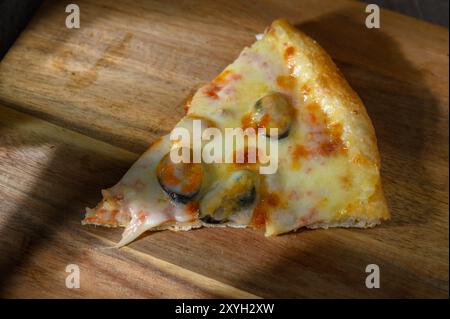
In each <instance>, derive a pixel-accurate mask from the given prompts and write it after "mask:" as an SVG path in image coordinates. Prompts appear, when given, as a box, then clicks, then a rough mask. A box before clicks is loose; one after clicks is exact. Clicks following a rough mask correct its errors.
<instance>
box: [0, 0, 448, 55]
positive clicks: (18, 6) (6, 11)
mask: <svg viewBox="0 0 450 319" xmlns="http://www.w3.org/2000/svg"><path fill="white" fill-rule="evenodd" d="M362 1H363V2H366V3H375V4H378V5H379V6H380V7H382V8H385V9H390V10H393V11H397V12H401V13H403V14H406V15H410V16H413V17H416V18H419V19H423V20H427V21H430V22H432V23H436V24H440V25H443V26H446V27H447V28H448V10H449V6H448V4H449V0H362ZM41 2H42V1H41V0H0V59H1V58H2V57H3V56H4V55H5V53H6V52H7V51H8V49H9V47H10V46H11V45H12V44H13V43H14V40H15V39H16V38H17V36H18V35H19V34H20V32H21V31H22V30H23V28H24V27H25V26H26V23H27V22H28V21H29V19H30V18H31V17H32V15H33V14H34V12H35V11H36V9H37V8H38V7H39V5H40V3H41ZM74 3H76V1H74Z"/></svg>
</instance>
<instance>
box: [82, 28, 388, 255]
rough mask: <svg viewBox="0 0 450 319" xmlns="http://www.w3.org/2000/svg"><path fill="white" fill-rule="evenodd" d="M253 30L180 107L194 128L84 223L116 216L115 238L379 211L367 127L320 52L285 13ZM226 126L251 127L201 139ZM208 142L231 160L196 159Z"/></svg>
mask: <svg viewBox="0 0 450 319" xmlns="http://www.w3.org/2000/svg"><path fill="white" fill-rule="evenodd" d="M258 38H259V39H258V40H257V41H256V42H255V43H254V44H253V45H252V46H251V47H248V48H245V49H244V50H243V51H242V52H241V54H240V56H239V57H238V58H237V60H235V61H234V62H233V63H232V64H231V65H229V66H228V67H227V68H226V69H225V70H224V71H223V72H222V73H221V74H220V75H218V76H217V77H216V78H215V79H214V80H212V81H211V82H210V83H208V84H206V85H204V86H203V87H201V88H200V89H199V90H198V91H197V92H196V93H195V95H194V96H193V98H192V99H191V101H190V102H189V103H188V105H187V106H186V108H187V113H186V115H185V117H184V118H183V119H181V120H180V122H179V123H178V124H177V125H176V129H180V128H181V129H183V130H184V131H187V132H189V133H191V134H192V135H193V136H192V138H191V139H190V140H189V143H186V141H183V139H181V138H178V139H173V135H167V136H164V137H162V138H160V139H158V140H157V141H156V142H155V143H154V144H153V145H152V146H151V147H150V148H149V149H148V150H147V151H146V152H145V153H144V154H143V155H142V156H141V157H140V158H139V160H138V161H137V162H136V163H135V164H134V165H133V166H132V167H131V168H130V170H129V171H128V172H127V173H126V174H125V176H124V177H123V178H122V180H121V181H119V182H118V183H117V184H116V185H115V186H113V187H111V188H110V189H107V190H103V192H102V194H103V200H102V201H101V202H100V203H99V204H98V205H97V207H95V208H93V209H89V208H87V211H86V216H85V218H84V220H83V224H94V225H101V226H108V227H116V226H123V227H125V231H124V233H123V236H122V240H121V241H120V242H119V244H118V245H119V246H121V245H126V244H128V243H130V242H131V241H133V240H134V239H136V238H137V237H138V236H139V235H141V234H142V233H143V232H145V231H147V230H164V229H171V230H189V229H192V228H197V227H202V226H207V227H218V226H219V227H223V226H231V227H252V228H261V229H264V230H265V234H266V235H267V236H270V235H277V234H282V233H286V232H290V231H293V230H296V229H299V228H301V227H308V228H328V227H363V228H364V227H372V226H374V225H376V224H378V223H380V221H381V220H385V219H388V218H389V212H388V209H387V206H386V202H385V199H384V195H383V191H382V187H381V180H380V158H379V154H378V149H377V142H376V137H375V132H374V129H373V126H372V124H371V121H370V119H369V117H368V115H367V113H366V110H365V108H364V106H363V104H362V102H361V100H360V98H359V97H358V96H357V94H356V93H355V92H354V91H353V90H352V89H351V88H350V86H349V85H348V83H347V82H346V81H345V79H344V78H343V76H342V75H341V74H340V73H339V70H338V69H337V67H336V66H335V64H334V63H333V62H332V60H331V58H330V57H329V56H328V55H327V54H326V52H325V51H324V50H323V49H322V48H321V47H320V46H319V45H318V44H317V43H316V42H315V41H314V40H312V39H310V38H309V37H307V36H306V35H305V34H303V33H301V32H300V31H298V30H297V29H295V28H294V27H292V26H291V25H289V23H288V22H287V21H285V20H277V21H274V22H273V23H272V25H271V26H270V27H269V28H268V29H266V31H265V33H264V34H263V35H261V36H259V37H258ZM196 128H197V132H195V131H196ZM233 128H235V129H236V128H240V129H243V130H244V129H245V132H247V131H248V132H250V131H251V130H250V129H254V131H253V132H256V133H255V134H253V135H252V134H249V135H248V136H246V139H245V142H244V143H237V142H235V141H234V140H233V142H232V143H228V144H227V143H226V142H224V139H225V138H224V137H223V136H222V137H218V138H216V139H215V143H214V145H215V146H217V145H218V144H221V145H219V146H218V148H213V147H211V145H210V144H211V143H208V142H211V140H212V137H213V136H215V135H216V134H218V135H220V133H224V135H225V136H226V134H225V133H227V132H229V130H230V129H233ZM172 132H173V131H172ZM205 132H209V133H208V134H206V137H207V138H206V139H203V138H204V137H205V134H204V133H205ZM213 132H214V133H213ZM216 137H217V136H216ZM256 138H258V144H255V143H253V142H254V140H255V139H256ZM260 141H261V144H260V143H259V142H260ZM218 142H222V143H218ZM255 145H256V146H255ZM272 146H273V148H272ZM207 148H208V150H207ZM211 150H215V152H211ZM268 150H269V151H268ZM198 151H200V152H198ZM219 151H220V152H219ZM213 153H217V154H213ZM219 153H226V154H232V155H231V158H232V159H233V160H232V161H231V162H229V161H225V162H220V161H211V160H210V159H209V160H207V161H206V160H205V159H204V158H203V157H201V158H200V160H199V158H198V157H199V154H201V155H203V154H209V155H211V156H212V157H213V159H220V158H222V159H223V158H224V156H222V157H221V156H220V154H219ZM173 154H175V155H176V154H178V156H179V158H180V157H182V158H187V159H189V160H188V161H180V160H174V157H173V156H172V155H173ZM180 154H181V155H180ZM272 156H273V158H274V159H276V164H277V165H276V167H275V169H272V170H271V171H270V170H269V171H270V172H267V170H268V169H267V167H268V164H267V163H268V158H269V159H270V158H272ZM195 158H196V160H194V159H195ZM238 158H239V159H240V160H236V159H238ZM262 168H266V172H265V173H262Z"/></svg>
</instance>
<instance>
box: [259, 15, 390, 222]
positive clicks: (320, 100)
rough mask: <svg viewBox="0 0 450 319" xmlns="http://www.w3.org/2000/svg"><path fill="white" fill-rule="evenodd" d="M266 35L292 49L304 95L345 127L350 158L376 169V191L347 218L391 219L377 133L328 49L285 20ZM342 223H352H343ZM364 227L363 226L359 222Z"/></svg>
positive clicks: (296, 73)
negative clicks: (384, 189)
mask: <svg viewBox="0 0 450 319" xmlns="http://www.w3.org/2000/svg"><path fill="white" fill-rule="evenodd" d="M267 33H268V34H269V35H273V36H274V37H275V38H276V41H278V42H279V45H280V44H282V45H283V46H284V47H289V48H293V49H290V52H289V54H290V56H291V61H290V63H291V64H292V66H291V68H292V72H293V74H294V75H296V77H297V78H298V81H299V83H300V85H301V87H302V90H303V91H304V92H303V93H304V94H305V95H308V98H309V99H311V100H312V101H314V102H315V103H317V104H318V105H320V106H321V108H322V110H323V111H324V112H325V114H326V115H327V116H328V118H329V119H330V120H331V122H336V123H342V124H343V135H342V139H343V141H344V143H345V145H346V147H347V150H348V152H349V158H351V159H353V160H354V161H355V162H356V161H363V162H364V165H367V166H373V170H374V177H375V178H376V180H374V185H375V189H376V190H375V192H374V194H373V195H372V196H371V198H370V199H369V202H368V203H367V204H366V205H364V206H362V207H360V208H358V209H357V210H356V211H354V212H352V213H349V214H348V216H349V217H350V218H356V216H364V215H365V216H366V218H367V219H368V220H372V222H370V223H369V224H374V221H375V220H376V219H389V217H390V214H389V211H388V208H387V205H386V201H385V198H384V194H383V191H382V187H381V179H380V155H379V152H378V147H377V139H376V136H375V130H374V127H373V125H372V122H371V120H370V118H369V116H368V114H367V111H366V109H365V107H364V104H363V103H362V101H361V99H360V97H359V96H358V95H357V94H356V92H355V91H354V90H353V89H352V88H351V87H350V85H349V84H348V82H347V81H346V80H345V78H344V77H343V75H342V74H341V72H340V71H339V69H338V67H337V66H336V65H335V64H334V62H333V61H332V59H331V58H330V56H329V55H328V54H327V53H326V52H325V50H324V49H323V48H322V47H321V46H320V45H319V44H318V43H317V42H316V41H315V40H313V39H311V38H310V37H308V36H307V35H306V34H304V33H303V32H301V31H299V30H298V29H296V28H294V27H293V26H291V25H290V24H289V23H288V22H287V21H286V20H284V19H280V20H276V21H274V22H273V23H272V25H271V27H270V28H269V29H268V30H267ZM342 223H343V225H350V224H352V223H349V222H348V221H344V220H343V221H342ZM338 224H339V223H338ZM353 224H355V225H356V224H357V223H353ZM362 224H364V223H360V225H362Z"/></svg>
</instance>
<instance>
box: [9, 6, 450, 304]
mask: <svg viewBox="0 0 450 319" xmlns="http://www.w3.org/2000/svg"><path fill="white" fill-rule="evenodd" d="M66 4H67V3H65V2H64V1H59V2H47V3H45V4H44V5H43V6H42V7H41V8H40V10H39V12H38V14H37V15H36V16H35V17H34V19H33V20H32V21H31V23H30V24H29V25H28V26H27V28H26V30H25V31H24V32H23V33H22V34H21V36H20V38H19V39H18V40H17V41H16V43H15V44H14V46H13V47H12V48H11V50H10V51H9V52H8V54H7V55H6V56H5V58H4V59H3V60H2V61H1V62H0V132H1V134H0V199H1V201H0V295H1V296H3V297H175V298H179V297H250V298H253V297H255V298H256V297H368V298H374V297H448V272H449V268H448V258H449V254H448V253H449V242H448V222H449V218H448V200H449V196H448V191H449V189H448V176H449V175H448V142H449V139H448V84H449V83H448V69H449V63H448V62H449V58H448V44H449V42H448V40H449V34H448V30H446V29H443V28H441V27H438V26H434V25H431V24H428V23H425V22H421V21H418V20H414V19H412V18H408V17H405V16H401V15H398V14H395V13H392V12H388V11H382V13H381V28H380V29H367V28H366V27H365V25H364V20H365V17H366V13H365V12H364V9H365V5H363V4H361V3H356V2H349V1H332V0H326V1H291V0H286V1H229V0H223V1H180V2H176V3H175V1H145V0H129V1H120V2H113V1H106V0H102V1H81V0H79V1H77V4H78V5H79V6H80V9H81V28H80V29H67V28H66V27H65V19H66V15H67V14H66V13H65V5H66ZM279 17H285V18H287V19H289V20H290V21H291V22H292V23H294V24H295V25H296V26H297V27H298V28H300V29H302V30H303V31H305V32H306V33H308V34H309V35H311V36H312V37H314V38H315V39H316V40H317V41H318V42H319V43H320V44H321V45H322V46H323V47H324V48H325V49H326V50H327V51H328V52H329V53H330V55H331V56H332V57H333V59H334V60H335V61H336V63H337V64H338V65H339V67H340V68H341V70H342V72H343V73H344V75H345V76H346V78H347V79H348V80H349V82H350V83H351V85H352V86H353V87H354V89H355V90H356V91H357V92H358V93H359V94H360V95H361V97H362V99H363V100H364V102H365V104H366V107H367V109H368V112H369V115H370V116H371V118H372V120H373V123H374V126H375V128H376V131H377V135H378V139H379V147H380V152H381V157H382V164H383V169H382V176H383V182H384V188H385V192H386V195H387V198H388V201H389V205H390V208H391V211H392V220H391V221H389V222H387V223H384V224H382V225H381V226H379V227H376V228H374V229H369V230H358V229H332V230H314V231H310V230H304V231H298V232H296V233H293V234H288V235H283V236H279V237H274V238H265V237H264V236H263V234H262V233H261V232H258V231H252V230H237V229H199V230H195V231H191V232H178V233H175V232H170V231H165V232H156V233H152V234H148V235H146V236H143V237H142V238H141V239H140V240H138V241H136V242H134V243H133V244H131V245H130V246H128V247H125V248H123V249H111V248H109V247H110V246H111V245H112V244H113V243H114V242H117V241H118V239H119V238H120V234H121V230H118V229H104V228H95V227H82V226H81V225H80V220H81V218H82V216H83V209H84V207H85V206H93V205H95V204H96V202H97V201H98V200H99V199H100V189H101V188H105V187H108V186H111V185H113V184H114V183H115V182H117V181H118V179H120V177H121V176H122V175H123V174H124V173H125V171H126V170H127V169H128V167H129V166H130V165H131V164H132V163H133V161H135V160H136V159H137V158H138V156H139V154H141V153H142V152H143V151H144V150H146V148H147V147H148V145H149V144H150V143H151V142H152V141H153V140H155V139H156V138H157V137H158V136H161V135H163V134H166V133H168V132H169V131H170V129H171V127H172V126H173V125H174V124H175V123H176V122H177V121H178V119H179V118H180V117H181V116H182V115H183V110H182V107H181V105H182V104H183V101H184V99H185V98H186V97H187V96H188V95H189V94H190V92H191V91H192V88H194V87H197V86H198V85H199V84H201V83H205V82H207V81H209V80H211V79H212V78H213V77H214V76H215V75H216V74H218V73H219V72H220V71H221V70H222V69H223V68H224V67H225V66H226V65H227V64H229V63H231V62H232V61H233V60H234V59H235V58H236V57H237V56H238V54H239V52H240V51H241V50H242V49H243V48H244V47H245V46H248V45H250V44H251V43H252V42H253V41H254V35H255V34H257V33H260V32H262V31H263V30H264V28H265V27H266V26H268V25H269V24H270V23H271V21H272V20H274V19H276V18H279ZM69 264H76V265H78V266H79V268H80V272H81V287H80V288H79V289H68V288H66V286H65V280H66V276H67V275H68V273H66V266H67V265H69ZM368 264H377V265H378V266H379V267H380V278H381V287H380V288H379V289H367V288H366V286H365V279H366V276H367V274H366V273H365V269H366V266H367V265H368Z"/></svg>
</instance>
